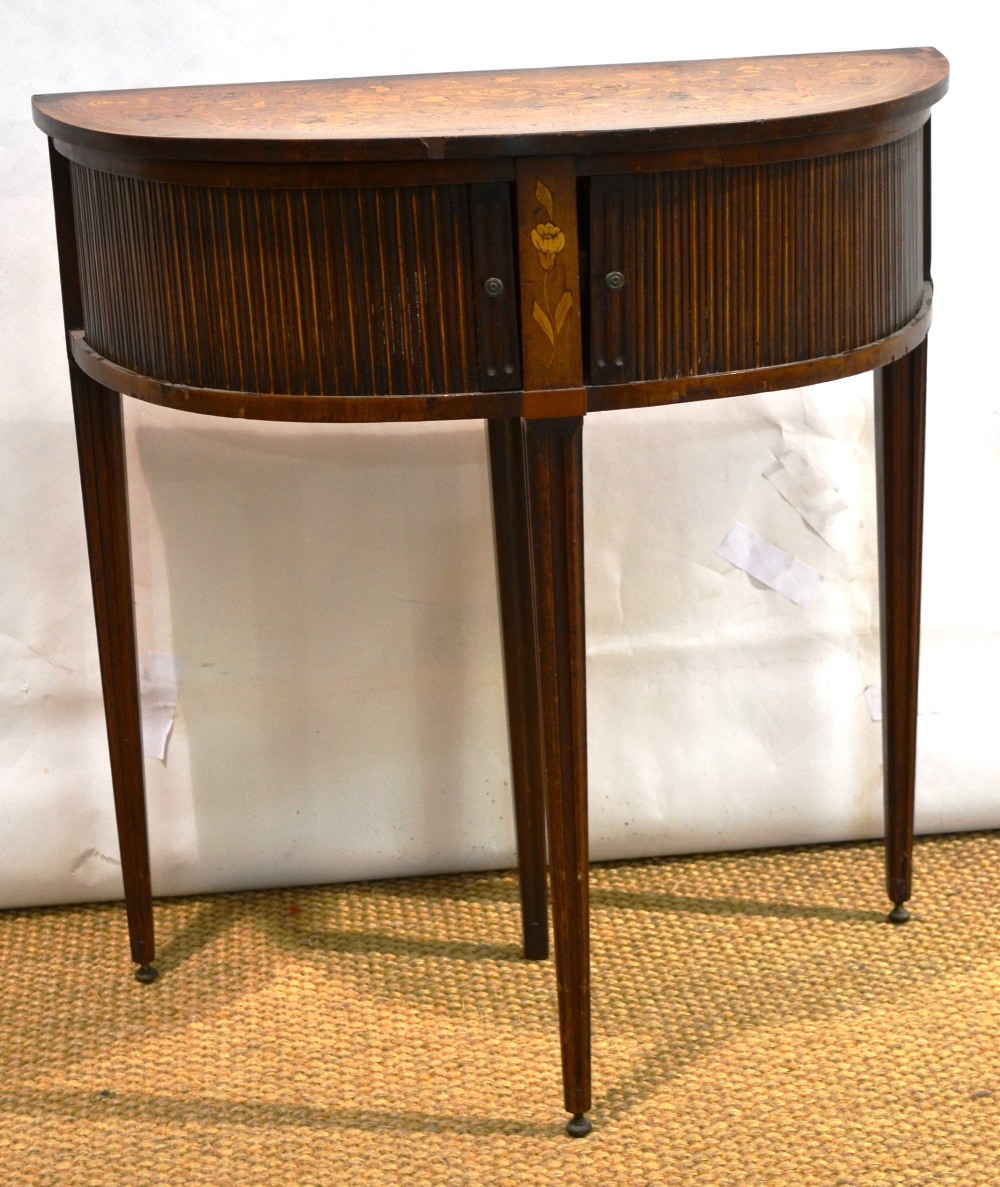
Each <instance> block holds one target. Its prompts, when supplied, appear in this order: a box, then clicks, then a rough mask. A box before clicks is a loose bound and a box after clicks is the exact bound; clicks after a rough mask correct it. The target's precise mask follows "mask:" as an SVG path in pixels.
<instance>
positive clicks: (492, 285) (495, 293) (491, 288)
mask: <svg viewBox="0 0 1000 1187" xmlns="http://www.w3.org/2000/svg"><path fill="white" fill-rule="evenodd" d="M483 288H484V289H485V290H486V295H487V296H488V297H499V296H500V294H501V293H502V292H503V281H502V280H501V279H500V277H499V276H491V277H490V278H489V280H487V281H486V282H485V283H484V284H483Z"/></svg>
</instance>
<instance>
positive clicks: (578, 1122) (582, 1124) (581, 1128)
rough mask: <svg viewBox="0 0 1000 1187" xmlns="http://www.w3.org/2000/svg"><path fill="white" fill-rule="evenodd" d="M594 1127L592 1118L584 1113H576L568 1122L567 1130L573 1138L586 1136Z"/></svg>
mask: <svg viewBox="0 0 1000 1187" xmlns="http://www.w3.org/2000/svg"><path fill="white" fill-rule="evenodd" d="M593 1128H594V1127H593V1126H592V1125H591V1124H590V1118H589V1117H587V1116H585V1115H584V1114H583V1113H575V1114H574V1115H573V1117H572V1118H571V1119H570V1120H569V1121H567V1122H566V1132H567V1133H568V1134H569V1136H570V1137H571V1138H585V1137H586V1136H587V1134H588V1133H590V1131H591V1130H592V1129H593Z"/></svg>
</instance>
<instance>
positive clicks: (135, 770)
mask: <svg viewBox="0 0 1000 1187" xmlns="http://www.w3.org/2000/svg"><path fill="white" fill-rule="evenodd" d="M947 79H948V68H947V63H946V61H945V59H944V58H942V57H941V55H940V54H938V53H937V52H936V51H935V50H931V49H909V50H893V51H886V52H868V53H843V54H820V55H802V56H795V57H781V58H759V59H737V60H728V61H717V62H682V63H674V64H667V65H641V66H616V67H604V66H600V67H584V68H579V69H552V70H527V71H510V72H507V73H478V74H446V75H425V76H416V77H410V78H368V79H350V80H345V81H335V82H305V83H265V84H260V85H236V86H214V87H182V88H178V89H169V90H146V91H117V92H115V91H111V92H99V93H92V94H67V95H46V96H40V97H36V99H35V100H34V112H35V121H36V123H37V124H38V126H39V127H40V128H41V129H42V130H43V131H44V132H46V133H47V135H48V136H49V138H50V152H51V162H52V184H53V194H54V198H55V208H56V231H57V236H58V242H59V260H60V269H61V276H62V291H63V305H64V311H65V323H66V332H67V341H68V346H69V360H70V376H71V382H72V390H73V405H74V412H75V416H76V426H77V441H78V447H79V457H80V471H81V475H82V482H83V500H84V509H85V516H86V524H87V539H88V545H89V550H90V563H91V576H92V581H93V590H94V605H95V610H96V617H97V630H98V643H99V648H100V657H101V675H102V680H103V685H104V698H105V707H106V715H107V725H108V738H109V743H110V750H111V766H112V777H113V782H114V794H115V806H116V812H117V820H118V832H119V839H120V843H121V857H122V872H123V877H124V883H125V902H126V910H127V914H128V923H129V935H130V938H131V949H132V958H133V960H134V961H135V962H136V964H137V965H138V966H139V967H138V971H137V973H136V975H137V977H138V978H139V980H141V981H150V980H152V979H153V978H154V977H155V976H156V970H155V969H154V967H153V965H152V961H153V957H154V947H153V920H152V906H151V897H150V874H149V856H148V846H147V837H146V812H145V802H144V789H143V766H142V751H141V730H140V714H139V694H138V680H137V666H136V650H135V626H134V617H133V606H132V598H133V592H132V577H131V562H130V555H129V534H128V512H127V506H126V489H125V456H124V449H123V438H122V408H121V397H120V395H119V394H118V393H125V394H127V395H130V396H135V397H138V398H139V399H142V400H148V401H151V402H153V403H157V404H162V405H166V406H169V407H171V408H178V409H187V410H189V411H192V412H202V413H210V414H213V415H218V416H237V417H253V418H258V419H269V420H301V421H402V420H443V419H449V418H459V417H461V418H467V417H480V418H484V419H486V421H487V424H488V435H489V456H490V468H491V480H492V489H493V512H494V521H495V530H496V543H497V560H498V572H499V587H500V601H501V619H502V623H503V643H504V661H505V671H506V682H507V705H508V716H509V725H510V741H511V756H512V765H513V783H514V789H515V793H514V794H515V810H516V822H517V837H518V855H519V864H520V878H521V894H522V906H523V919H524V943H525V955H526V956H528V957H530V958H540V957H544V956H545V955H547V918H546V915H547V905H546V885H545V867H546V852H547V855H548V865H549V871H550V883H551V892H552V907H553V917H554V932H555V944H556V968H557V980H558V995H559V1014H560V1028H561V1036H562V1051H563V1080H564V1089H565V1105H566V1109H567V1111H568V1112H569V1113H571V1114H572V1120H571V1121H570V1122H569V1125H568V1127H567V1128H568V1131H569V1132H570V1133H571V1134H573V1135H574V1136H580V1135H582V1134H585V1133H587V1132H588V1131H589V1129H590V1121H589V1119H588V1118H587V1117H586V1113H587V1111H588V1109H589V1108H590V1037H589V1036H590V1017H589V972H588V966H589V957H588V914H587V811H586V805H587V793H586V782H587V778H586V712H585V675H584V672H585V662H584V613H583V605H584V603H583V518H582V501H581V495H582V489H581V440H582V428H583V418H584V416H585V414H586V413H588V412H592V411H595V410H598V409H607V408H637V407H643V406H647V405H653V404H670V403H678V402H686V401H690V400H702V399H709V398H712V397H716V396H734V395H740V394H744V393H748V392H759V391H768V390H772V389H775V388H782V387H791V386H798V385H802V384H807V383H818V382H821V381H823V380H829V379H835V378H839V377H841V376H845V375H851V374H855V373H857V372H861V371H868V370H873V371H874V372H875V400H876V420H877V460H878V496H879V501H878V509H879V541H880V547H879V556H880V576H881V626H882V671H883V680H882V689H883V705H884V712H883V719H884V748H885V799H886V855H887V856H886V861H887V889H888V895H889V898H890V899H891V900H892V902H893V904H894V908H893V911H892V913H891V915H890V918H891V919H893V920H894V921H896V922H902V921H903V920H905V919H906V918H907V912H906V908H905V907H904V903H905V902H906V901H907V900H908V899H909V897H910V868H911V851H912V832H913V783H914V761H915V743H916V690H917V655H918V642H919V639H918V635H919V606H920V546H921V507H922V471H923V438H924V393H925V373H926V345H925V338H926V334H927V329H928V325H929V322H930V306H931V284H930V272H929V267H930V120H929V109H930V107H931V105H932V104H934V103H935V102H936V101H937V100H938V99H939V98H941V96H942V95H943V94H944V92H945V90H946V88H947Z"/></svg>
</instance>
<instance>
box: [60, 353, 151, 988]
mask: <svg viewBox="0 0 1000 1187" xmlns="http://www.w3.org/2000/svg"><path fill="white" fill-rule="evenodd" d="M70 379H71V382H72V388H73V412H74V416H75V419H76V441H77V452H78V455H79V459H80V480H81V484H82V487H83V511H84V519H85V521H86V525H87V548H88V551H89V553H90V579H91V584H92V587H93V593H94V616H95V618H96V621H97V647H98V651H99V654H100V660H101V683H102V685H103V688H104V713H105V718H106V721H107V729H108V747H109V750H110V753H111V780H112V785H113V788H114V797H115V816H116V818H117V822H118V843H119V847H120V850H121V862H122V879H123V881H124V884H125V910H126V915H127V917H128V929H129V940H130V942H131V949H132V959H133V960H134V961H135V963H136V964H137V965H138V966H139V967H138V969H137V970H136V974H135V975H136V978H137V979H138V980H139V981H142V982H149V981H152V980H154V979H155V977H156V969H155V968H154V967H153V965H152V961H153V957H154V943H153V904H152V891H151V886H150V876H149V844H148V841H147V834H146V798H145V784H144V779H143V766H142V719H141V715H140V708H139V676H138V668H137V656H136V644H135V612H134V609H133V592H132V555H131V547H130V543H129V526H128V493H127V489H126V480H125V444H124V437H123V432H122V398H121V396H120V395H118V393H117V392H112V391H109V390H108V389H107V388H106V387H102V386H101V385H100V384H98V383H95V382H94V381H93V380H92V379H89V378H88V377H87V376H86V375H85V374H84V373H83V372H82V371H81V370H80V369H79V367H77V366H76V365H75V364H73V363H71V364H70Z"/></svg>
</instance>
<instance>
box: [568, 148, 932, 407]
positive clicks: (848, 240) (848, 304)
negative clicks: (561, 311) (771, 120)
mask: <svg viewBox="0 0 1000 1187" xmlns="http://www.w3.org/2000/svg"><path fill="white" fill-rule="evenodd" d="M923 144H924V141H923V132H922V131H918V132H915V133H912V134H911V135H909V136H907V137H905V138H904V139H902V140H898V141H895V142H893V143H890V144H884V145H879V146H877V147H874V148H870V149H866V150H864V151H860V152H853V153H847V154H844V155H839V156H828V157H821V158H819V159H816V160H808V161H795V162H779V163H775V164H767V165H751V166H746V167H743V168H732V169H704V170H684V171H673V172H670V173H643V174H639V175H636V176H628V177H596V178H594V179H593V180H592V181H591V184H590V205H589V210H590V229H589V242H590V310H591V318H590V376H589V381H590V382H591V383H593V384H599V383H602V382H633V381H635V380H640V379H667V378H680V377H682V376H688V375H711V374H719V373H723V372H729V371H745V370H751V369H755V368H760V367H771V366H775V365H778V364H780V363H790V362H792V361H795V360H807V359H814V358H821V357H824V356H829V355H839V354H844V353H846V352H848V351H851V350H855V349H857V348H859V347H861V346H864V345H865V344H867V343H871V342H878V341H879V340H881V339H883V338H886V337H888V336H889V335H890V334H892V333H894V332H895V331H897V330H899V329H901V328H902V327H903V326H905V325H906V324H907V323H908V322H909V321H910V320H911V319H912V318H913V317H914V315H915V314H916V312H917V310H918V309H919V308H920V303H921V299H922V297H923V289H924V258H923V257H924V243H923V238H924V217H923V181H922V179H923ZM614 272H620V273H621V274H622V276H623V277H624V285H623V287H621V288H619V289H617V290H609V289H608V287H607V285H606V283H605V277H606V276H607V275H608V274H610V273H614Z"/></svg>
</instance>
